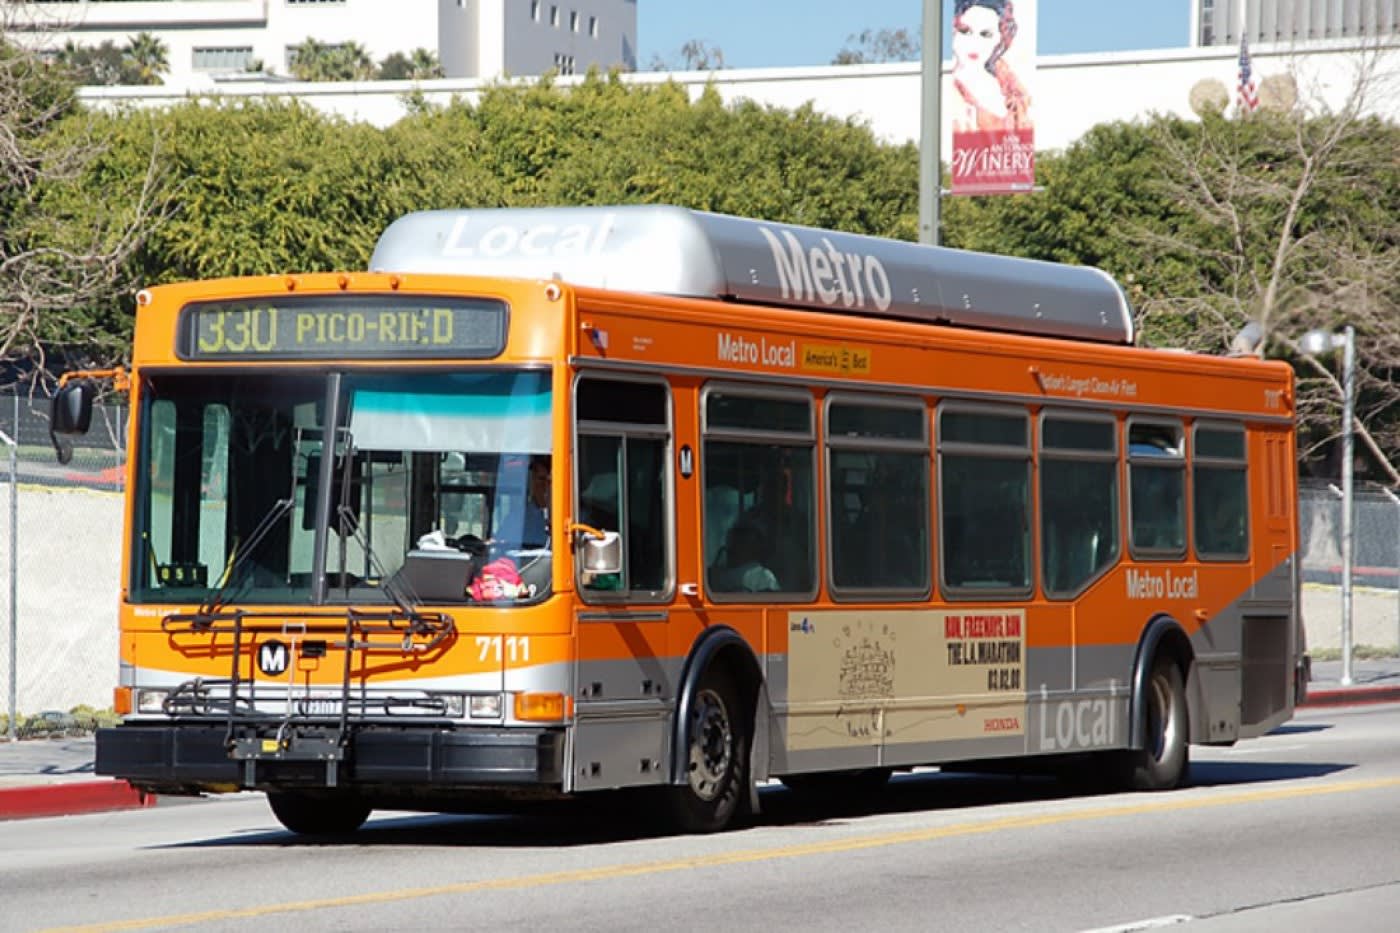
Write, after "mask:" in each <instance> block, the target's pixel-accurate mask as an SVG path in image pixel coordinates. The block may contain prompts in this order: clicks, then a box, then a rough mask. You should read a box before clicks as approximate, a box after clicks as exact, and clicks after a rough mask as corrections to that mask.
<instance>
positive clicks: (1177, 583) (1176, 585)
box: [1126, 567, 1201, 599]
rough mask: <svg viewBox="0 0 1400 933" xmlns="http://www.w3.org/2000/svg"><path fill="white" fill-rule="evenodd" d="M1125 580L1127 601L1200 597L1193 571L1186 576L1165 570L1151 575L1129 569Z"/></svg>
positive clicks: (1199, 586) (1199, 587)
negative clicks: (1126, 583)
mask: <svg viewBox="0 0 1400 933" xmlns="http://www.w3.org/2000/svg"><path fill="white" fill-rule="evenodd" d="M1126 579H1127V581H1128V598H1129V599H1197V598H1198V597H1199V596H1200V595H1201V581H1200V579H1199V578H1198V576H1197V572H1196V571H1194V570H1193V571H1191V572H1190V573H1188V574H1175V573H1172V572H1171V571H1170V570H1165V569H1164V570H1162V572H1160V573H1153V572H1152V571H1151V570H1136V569H1134V568H1132V567H1129V568H1128V573H1127V576H1126Z"/></svg>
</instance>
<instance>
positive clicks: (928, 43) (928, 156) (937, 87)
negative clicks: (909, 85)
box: [919, 0, 943, 246]
mask: <svg viewBox="0 0 1400 933" xmlns="http://www.w3.org/2000/svg"><path fill="white" fill-rule="evenodd" d="M922 43H923V71H922V78H923V80H922V85H921V87H922V91H921V94H920V107H921V112H920V115H919V116H920V120H919V126H920V129H919V242H920V243H928V244H931V245H933V246H937V245H938V201H939V198H940V197H942V194H943V192H942V187H943V168H942V166H943V160H942V157H941V153H940V152H939V148H940V146H941V145H942V142H943V0H924V26H923V39H922Z"/></svg>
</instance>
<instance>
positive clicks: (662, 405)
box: [572, 376, 680, 790]
mask: <svg viewBox="0 0 1400 933" xmlns="http://www.w3.org/2000/svg"><path fill="white" fill-rule="evenodd" d="M575 404H576V415H577V437H576V442H575V446H574V452H575V461H574V465H573V467H574V468H573V502H574V514H575V520H576V521H578V522H580V523H582V524H584V525H588V526H590V527H592V528H596V529H601V530H606V531H617V532H620V533H621V535H622V544H623V555H622V569H621V571H620V572H619V573H615V574H600V575H589V574H585V573H583V572H582V571H578V572H577V576H576V579H575V585H576V587H577V592H578V594H579V597H580V599H579V601H578V605H577V607H576V609H575V630H576V632H577V633H578V636H577V637H578V655H577V659H576V662H575V663H576V668H575V672H574V679H575V689H574V703H575V705H574V710H575V731H574V750H573V772H572V775H573V780H572V787H573V788H574V789H575V790H589V789H598V788H610V787H629V786H640V785H647V784H659V783H663V782H665V781H666V779H667V776H668V775H667V762H668V760H669V759H668V758H667V752H668V750H669V747H670V745H669V742H670V732H671V718H672V710H673V699H672V698H673V697H674V694H675V690H676V685H677V683H678V680H679V664H680V662H679V661H678V660H675V659H672V658H668V657H667V642H668V631H667V630H668V624H669V619H670V611H669V607H668V606H667V603H668V602H669V600H670V598H671V593H672V582H671V581H672V573H671V568H672V566H673V565H674V559H673V550H674V549H673V545H672V538H673V535H672V520H671V515H672V514H673V509H672V495H671V477H670V420H669V412H670V406H669V404H668V399H667V389H666V385H665V384H664V383H660V382H654V381H645V380H630V379H619V378H614V377H609V378H606V379H604V378H600V377H595V376H583V377H580V379H579V380H578V383H577V385H576V389H575Z"/></svg>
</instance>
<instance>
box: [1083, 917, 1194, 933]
mask: <svg viewBox="0 0 1400 933" xmlns="http://www.w3.org/2000/svg"><path fill="white" fill-rule="evenodd" d="M1195 919H1196V918H1195V917H1193V916H1191V915H1190V914H1167V915H1166V916H1164V917H1148V918H1147V919H1146V920H1133V921H1131V922H1129V923H1123V924H1119V925H1118V926H1115V927H1095V928H1094V929H1092V930H1084V931H1082V933H1137V931H1138V930H1156V929H1160V928H1161V927H1174V926H1176V925H1177V924H1178V923H1190V922H1191V921H1192V920H1195Z"/></svg>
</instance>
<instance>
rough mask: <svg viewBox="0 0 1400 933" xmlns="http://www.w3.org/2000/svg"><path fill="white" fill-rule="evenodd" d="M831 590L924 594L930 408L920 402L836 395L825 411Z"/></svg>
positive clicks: (927, 567)
mask: <svg viewBox="0 0 1400 933" xmlns="http://www.w3.org/2000/svg"><path fill="white" fill-rule="evenodd" d="M826 419H827V430H826V444H827V454H826V456H827V473H826V475H827V483H828V490H827V506H828V507H827V514H828V515H829V516H830V521H829V522H828V530H829V534H830V536H831V538H830V542H829V546H830V555H831V557H830V560H831V564H830V567H831V587H832V591H833V593H835V594H837V596H838V598H839V597H840V595H841V593H842V592H843V591H846V592H849V594H850V598H852V599H855V598H869V597H871V596H877V595H884V594H885V593H888V594H890V595H891V596H895V595H906V596H912V595H920V596H921V595H924V594H926V593H928V591H929V578H930V576H931V567H930V564H929V559H928V555H929V543H928V541H929V527H928V526H929V488H928V474H929V469H928V457H929V454H928V413H927V411H926V409H925V408H924V403H923V401H922V400H921V399H908V398H893V397H888V398H887V397H881V396H869V397H866V396H857V395H854V394H851V395H849V396H847V395H846V393H833V394H832V395H831V396H828V399H827V409H826Z"/></svg>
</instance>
